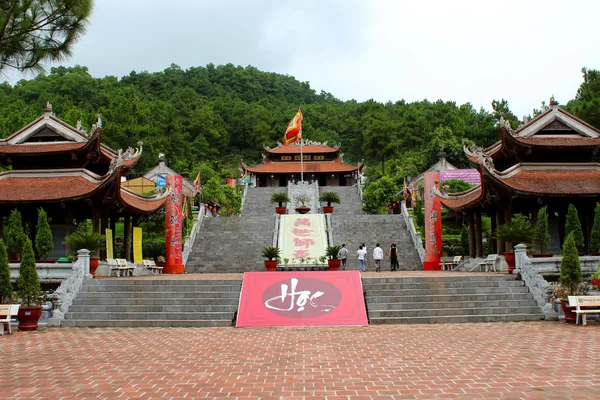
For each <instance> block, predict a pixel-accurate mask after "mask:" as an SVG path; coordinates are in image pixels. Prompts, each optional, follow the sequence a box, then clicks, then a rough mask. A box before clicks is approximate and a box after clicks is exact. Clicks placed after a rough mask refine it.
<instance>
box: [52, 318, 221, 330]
mask: <svg viewBox="0 0 600 400" xmlns="http://www.w3.org/2000/svg"><path fill="white" fill-rule="evenodd" d="M231 325H232V322H231V320H229V321H226V320H179V321H173V320H128V321H123V320H115V319H109V320H91V319H88V320H64V321H63V322H62V326H64V327H77V326H85V327H131V328H143V327H154V328H202V327H223V326H231Z"/></svg>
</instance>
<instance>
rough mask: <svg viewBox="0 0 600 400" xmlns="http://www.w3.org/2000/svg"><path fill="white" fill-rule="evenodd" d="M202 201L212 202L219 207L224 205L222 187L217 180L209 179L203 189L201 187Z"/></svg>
mask: <svg viewBox="0 0 600 400" xmlns="http://www.w3.org/2000/svg"><path fill="white" fill-rule="evenodd" d="M202 201H204V202H207V201H213V202H215V203H218V204H220V205H224V203H225V195H224V191H223V186H222V185H221V183H220V182H219V180H218V179H217V178H211V179H209V180H208V182H206V184H205V185H204V187H202Z"/></svg>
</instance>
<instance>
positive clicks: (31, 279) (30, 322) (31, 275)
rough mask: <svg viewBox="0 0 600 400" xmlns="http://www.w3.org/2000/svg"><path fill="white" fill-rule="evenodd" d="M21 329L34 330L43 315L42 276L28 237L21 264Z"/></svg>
mask: <svg viewBox="0 0 600 400" xmlns="http://www.w3.org/2000/svg"><path fill="white" fill-rule="evenodd" d="M17 286H18V287H19V297H20V298H21V307H20V308H19V314H18V318H19V330H21V331H33V330H36V329H37V327H38V320H39V319H40V316H41V315H42V306H40V305H39V298H40V292H41V286H40V277H39V276H38V273H37V269H36V268H35V255H34V254H33V245H32V244H31V240H29V239H27V240H26V241H25V245H24V247H23V259H22V260H21V264H20V265H19V279H18V280H17Z"/></svg>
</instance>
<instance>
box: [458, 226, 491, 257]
mask: <svg viewBox="0 0 600 400" xmlns="http://www.w3.org/2000/svg"><path fill="white" fill-rule="evenodd" d="M489 240H491V239H489ZM489 240H488V241H489ZM460 244H461V246H462V248H463V254H470V249H469V247H470V242H469V228H468V227H467V226H466V225H463V227H462V230H461V231H460Z"/></svg>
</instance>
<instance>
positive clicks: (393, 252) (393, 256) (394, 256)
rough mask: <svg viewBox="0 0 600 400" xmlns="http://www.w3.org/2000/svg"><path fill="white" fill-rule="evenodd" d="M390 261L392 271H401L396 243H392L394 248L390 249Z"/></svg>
mask: <svg viewBox="0 0 600 400" xmlns="http://www.w3.org/2000/svg"><path fill="white" fill-rule="evenodd" d="M388 259H389V260H390V269H391V270H392V271H396V270H397V269H399V265H398V249H396V243H392V247H390V251H389V253H388Z"/></svg>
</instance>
